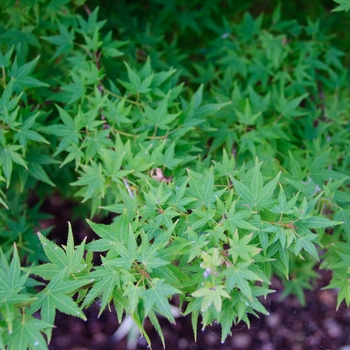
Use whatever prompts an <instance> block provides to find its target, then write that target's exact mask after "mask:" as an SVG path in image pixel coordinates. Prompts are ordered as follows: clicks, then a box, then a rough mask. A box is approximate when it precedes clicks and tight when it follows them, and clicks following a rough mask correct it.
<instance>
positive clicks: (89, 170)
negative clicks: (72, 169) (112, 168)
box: [71, 162, 106, 202]
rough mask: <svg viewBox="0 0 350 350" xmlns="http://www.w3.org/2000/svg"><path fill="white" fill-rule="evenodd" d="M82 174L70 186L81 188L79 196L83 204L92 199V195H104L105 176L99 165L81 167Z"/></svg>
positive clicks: (93, 163)
mask: <svg viewBox="0 0 350 350" xmlns="http://www.w3.org/2000/svg"><path fill="white" fill-rule="evenodd" d="M83 170H84V173H82V176H81V177H80V178H79V180H78V181H74V182H72V183H71V185H72V186H83V187H82V189H81V190H80V191H79V194H81V195H83V196H84V198H83V202H86V201H87V200H88V199H90V198H92V197H93V196H94V195H98V196H99V197H103V196H104V194H105V180H106V179H105V176H104V175H103V169H102V165H101V163H99V164H96V163H95V162H92V165H91V166H88V165H84V166H83Z"/></svg>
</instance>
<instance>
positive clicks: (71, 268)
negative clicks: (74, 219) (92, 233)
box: [32, 222, 87, 280]
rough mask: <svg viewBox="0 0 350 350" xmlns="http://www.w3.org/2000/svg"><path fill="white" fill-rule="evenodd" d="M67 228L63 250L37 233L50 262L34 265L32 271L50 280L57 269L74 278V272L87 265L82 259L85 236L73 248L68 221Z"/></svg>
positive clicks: (78, 271) (71, 233) (76, 272)
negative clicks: (66, 237)
mask: <svg viewBox="0 0 350 350" xmlns="http://www.w3.org/2000/svg"><path fill="white" fill-rule="evenodd" d="M68 228H69V229H68V240H67V246H66V247H65V250H64V249H62V248H61V247H59V246H57V245H56V244H55V243H53V242H51V241H50V240H48V239H47V238H45V237H44V236H43V235H42V234H41V233H40V232H39V233H38V236H39V239H40V242H41V244H42V246H43V248H44V252H45V254H46V256H47V257H48V259H49V260H50V263H46V264H42V265H39V266H36V267H34V268H33V269H32V272H33V273H35V274H37V275H39V276H41V277H43V278H46V279H49V280H50V279H53V277H54V276H55V274H56V273H57V271H60V273H61V274H63V276H67V277H68V276H72V277H73V278H74V277H75V276H76V274H78V273H80V272H81V271H82V270H84V269H85V268H86V266H87V265H86V263H85V261H84V247H85V239H86V238H85V239H84V240H83V242H82V243H81V244H80V245H79V246H77V247H76V248H74V242H73V232H72V227H71V224H70V222H68ZM62 278H63V277H62Z"/></svg>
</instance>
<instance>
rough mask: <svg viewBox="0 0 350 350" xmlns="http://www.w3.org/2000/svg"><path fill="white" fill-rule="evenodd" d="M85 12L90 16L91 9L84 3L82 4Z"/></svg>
mask: <svg viewBox="0 0 350 350" xmlns="http://www.w3.org/2000/svg"><path fill="white" fill-rule="evenodd" d="M83 7H84V10H85V12H86V13H87V15H88V16H91V10H90V8H89V6H88V5H86V4H84V5H83Z"/></svg>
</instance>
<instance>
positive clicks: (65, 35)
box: [41, 22, 75, 60]
mask: <svg viewBox="0 0 350 350" xmlns="http://www.w3.org/2000/svg"><path fill="white" fill-rule="evenodd" d="M57 25H58V30H59V32H60V35H52V36H43V37H41V38H42V39H43V40H45V41H48V42H49V43H51V44H54V45H56V46H58V47H57V49H56V52H55V53H54V55H53V56H52V58H51V60H54V59H55V58H57V57H58V56H60V55H62V54H68V53H69V52H70V51H71V50H72V48H73V45H74V42H73V41H74V39H75V35H74V30H73V29H72V30H71V31H70V32H69V31H68V28H67V27H66V26H64V25H63V24H61V23H60V22H58V23H57Z"/></svg>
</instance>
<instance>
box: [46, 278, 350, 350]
mask: <svg viewBox="0 0 350 350" xmlns="http://www.w3.org/2000/svg"><path fill="white" fill-rule="evenodd" d="M327 280H328V279H327V276H325V275H324V276H323V279H322V280H321V281H320V285H319V287H321V286H322V285H325V284H326V283H327ZM273 288H274V289H276V290H277V292H276V293H274V294H272V295H270V296H268V297H267V298H266V300H264V299H263V300H262V302H263V303H264V305H265V306H266V308H267V310H268V311H269V312H270V315H269V316H264V315H261V316H260V319H258V318H256V317H251V327H250V329H248V328H247V326H246V325H245V324H243V323H240V324H238V325H237V326H235V327H233V328H232V337H228V338H227V340H226V341H225V343H224V344H221V341H220V335H221V330H220V326H219V325H212V326H210V327H207V328H206V329H205V330H204V331H201V330H200V329H198V339H197V343H195V342H194V338H193V331H192V326H191V320H190V318H189V317H180V318H177V320H176V324H175V325H172V324H169V322H168V321H166V320H164V319H160V321H161V325H162V329H163V332H164V337H165V341H166V349H168V350H175V349H180V350H187V349H188V350H200V349H205V350H214V349H220V350H224V349H225V350H229V349H260V350H273V349H285V350H287V349H292V350H303V349H308V350H316V349H323V350H326V349H329V350H339V349H341V350H350V308H347V307H345V305H341V306H340V308H339V310H338V311H336V297H337V295H336V292H335V291H331V290H319V291H314V292H307V295H306V300H307V307H305V308H303V307H301V306H300V304H299V302H298V300H297V299H296V298H294V297H289V298H287V299H285V300H284V301H283V302H279V301H278V299H279V296H280V294H281V284H280V282H279V281H278V280H277V279H276V280H274V281H273V283H272V289H273ZM98 312H99V307H98V305H97V304H95V305H93V306H92V307H90V308H89V309H88V310H86V316H87V318H88V320H87V321H86V322H84V321H81V320H79V319H76V318H74V317H70V316H66V315H63V314H58V315H57V319H56V326H57V328H56V329H54V331H53V338H52V341H51V344H50V350H62V349H70V350H90V349H91V350H92V349H99V350H109V349H110V350H119V349H127V343H126V339H123V340H121V341H120V342H118V343H117V342H115V341H114V337H113V334H114V333H115V331H116V330H117V329H118V321H117V317H116V316H115V314H114V313H113V312H104V313H103V314H102V315H101V317H100V318H99V319H98V318H97V315H98ZM145 328H146V330H147V331H148V334H149V336H150V338H151V340H152V346H153V348H154V349H156V350H157V349H162V348H163V346H162V343H161V340H160V338H159V336H158V335H157V333H156V332H155V331H154V330H153V328H152V326H151V325H150V324H148V323H146V325H145ZM136 349H137V350H141V349H147V344H146V342H145V340H144V339H143V338H140V340H139V342H138V345H137V347H136Z"/></svg>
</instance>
